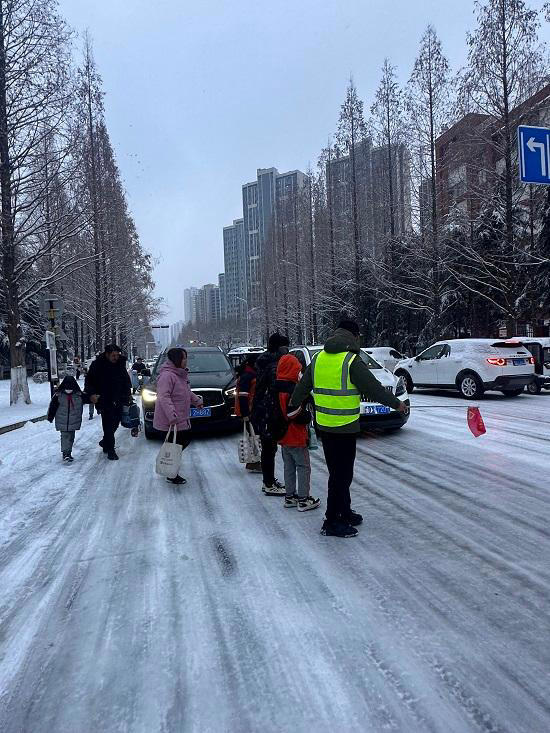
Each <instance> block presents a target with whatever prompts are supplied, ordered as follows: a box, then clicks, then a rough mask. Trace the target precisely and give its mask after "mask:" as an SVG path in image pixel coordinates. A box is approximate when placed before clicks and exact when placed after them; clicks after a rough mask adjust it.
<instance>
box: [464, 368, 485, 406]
mask: <svg viewBox="0 0 550 733" xmlns="http://www.w3.org/2000/svg"><path fill="white" fill-rule="evenodd" d="M458 390H459V392H460V394H461V395H462V396H463V397H464V399H465V400H478V399H479V398H480V397H483V392H484V389H483V382H482V381H481V379H480V378H479V377H478V376H477V374H475V373H474V372H466V374H463V375H462V376H461V377H460V379H459V382H458Z"/></svg>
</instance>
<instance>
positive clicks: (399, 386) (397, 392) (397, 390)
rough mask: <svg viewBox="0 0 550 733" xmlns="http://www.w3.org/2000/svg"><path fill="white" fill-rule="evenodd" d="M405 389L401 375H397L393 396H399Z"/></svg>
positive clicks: (405, 384) (405, 385)
mask: <svg viewBox="0 0 550 733" xmlns="http://www.w3.org/2000/svg"><path fill="white" fill-rule="evenodd" d="M406 391H407V383H406V382H405V379H404V378H403V377H399V379H398V380H397V384H396V386H395V396H396V397H401V395H403V394H405V392H406Z"/></svg>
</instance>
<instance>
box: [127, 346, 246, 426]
mask: <svg viewBox="0 0 550 733" xmlns="http://www.w3.org/2000/svg"><path fill="white" fill-rule="evenodd" d="M184 348H185V350H186V351H187V368H188V369H189V382H190V385H191V389H192V390H193V392H194V393H195V394H197V395H200V396H201V397H202V401H203V407H202V408H201V409H197V408H194V407H193V408H191V429H192V430H193V431H194V432H202V431H208V430H212V431H215V430H220V431H221V430H227V429H231V428H233V427H238V425H239V423H240V420H239V418H238V417H236V416H235V410H234V405H235V392H236V389H235V382H236V380H235V372H234V371H233V369H232V367H231V364H230V363H229V361H228V360H227V357H226V356H225V354H224V353H223V351H222V350H221V349H220V348H219V347H210V346H189V347H184ZM167 352H168V349H166V350H165V351H164V352H163V353H162V354H161V355H160V356H159V358H158V360H157V363H156V364H155V368H154V369H153V373H152V375H151V381H150V382H149V384H148V385H147V386H145V387H144V388H143V389H142V391H141V406H142V410H143V425H144V430H145V437H146V438H148V439H151V438H154V437H156V436H157V431H156V430H155V429H154V428H153V417H154V414H155V401H156V399H157V389H156V380H157V377H158V374H159V369H160V367H161V366H162V365H163V364H164V362H165V361H166V359H167Z"/></svg>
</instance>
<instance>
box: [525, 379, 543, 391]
mask: <svg viewBox="0 0 550 733" xmlns="http://www.w3.org/2000/svg"><path fill="white" fill-rule="evenodd" d="M525 389H526V390H527V391H528V392H529V394H540V392H541V386H540V384H539V383H538V382H537V381H536V379H533V381H532V382H529V384H528V385H527V387H526V388H525Z"/></svg>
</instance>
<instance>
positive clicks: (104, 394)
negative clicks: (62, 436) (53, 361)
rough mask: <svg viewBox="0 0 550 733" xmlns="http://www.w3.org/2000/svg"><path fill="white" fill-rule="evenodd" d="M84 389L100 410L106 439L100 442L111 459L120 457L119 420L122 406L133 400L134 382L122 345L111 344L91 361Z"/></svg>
mask: <svg viewBox="0 0 550 733" xmlns="http://www.w3.org/2000/svg"><path fill="white" fill-rule="evenodd" d="M84 392H85V393H86V395H88V398H89V400H90V402H91V403H92V404H94V405H96V407H97V411H98V412H99V413H100V414H101V422H102V425H103V440H101V441H100V443H99V445H100V446H101V447H102V448H103V452H104V453H106V454H107V458H109V460H111V461H117V460H118V456H117V454H116V452H115V432H116V430H117V428H118V426H119V424H120V418H121V417H122V408H123V406H124V405H129V404H130V403H131V401H132V397H131V392H132V385H131V382H130V377H129V376H128V372H127V371H126V359H125V357H123V356H122V353H121V350H120V347H119V346H117V345H116V344H109V345H108V346H106V347H105V351H104V352H103V353H102V354H100V355H99V356H98V357H97V358H96V359H95V361H93V362H92V364H91V365H90V368H89V369H88V373H87V375H86V381H85V383H84Z"/></svg>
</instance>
